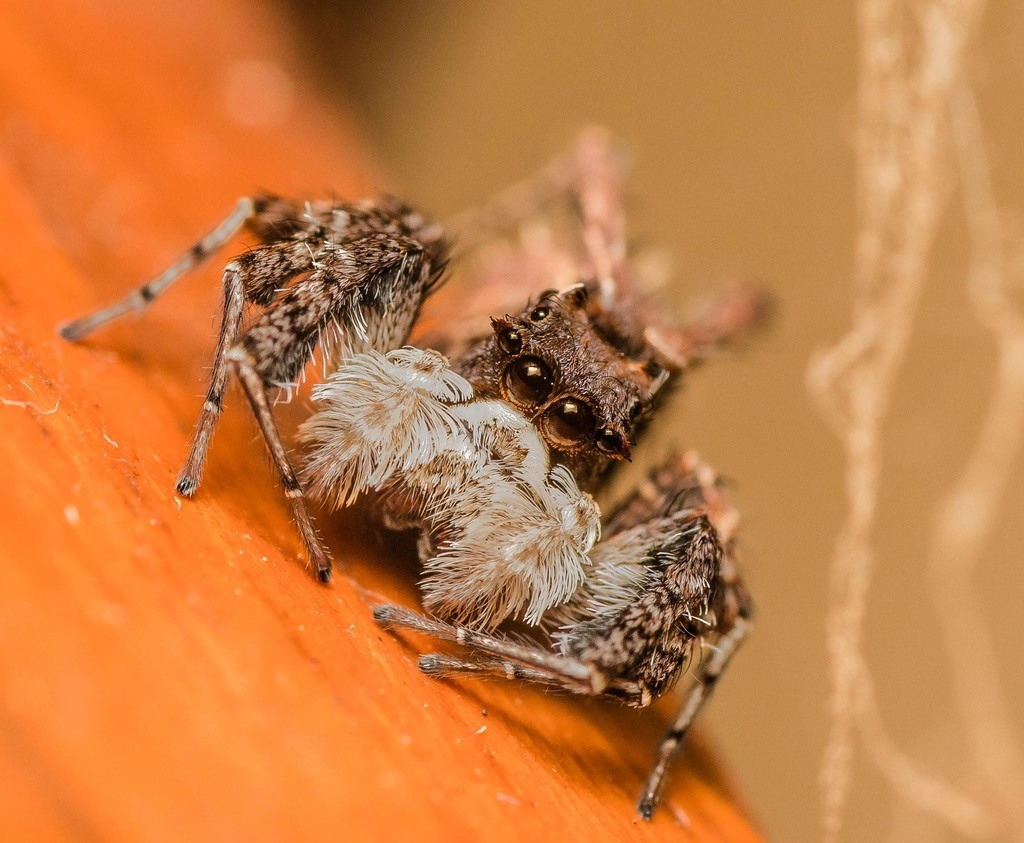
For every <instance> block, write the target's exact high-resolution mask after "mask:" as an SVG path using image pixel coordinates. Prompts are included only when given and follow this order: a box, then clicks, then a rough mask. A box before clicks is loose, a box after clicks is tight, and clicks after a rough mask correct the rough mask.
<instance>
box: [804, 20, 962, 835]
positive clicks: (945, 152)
mask: <svg viewBox="0 0 1024 843" xmlns="http://www.w3.org/2000/svg"><path fill="white" fill-rule="evenodd" d="M981 8H982V4H981V3H980V2H963V3H959V4H952V3H921V4H916V5H913V6H909V5H903V4H899V3H895V2H886V0H863V2H861V4H860V5H859V25H860V36H861V37H860V58H859V62H860V66H859V89H858V115H859V116H858V134H857V163H858V173H857V174H858V202H859V206H858V217H859V223H858V225H859V235H858V241H857V248H856V261H855V277H854V319H853V326H852V327H851V329H850V331H849V332H848V333H847V335H846V336H845V337H844V338H843V339H842V340H841V341H840V342H839V343H838V344H837V345H836V347H835V348H834V349H833V350H832V351H830V352H828V353H825V354H819V355H818V356H817V357H816V359H815V360H814V361H812V365H811V368H810V370H809V373H808V380H809V387H810V389H811V391H812V393H813V394H814V395H815V396H816V397H817V398H818V399H819V401H820V402H821V404H822V407H823V410H824V412H825V414H826V417H827V418H828V419H829V421H830V422H831V423H832V425H833V426H834V428H835V429H836V432H837V435H839V437H840V438H841V440H842V442H843V446H844V450H845V453H846V465H847V468H846V496H847V503H848V513H847V517H846V521H845V523H844V525H843V528H842V530H841V532H840V535H839V537H838V540H837V543H836V548H835V552H834V556H833V561H832V571H831V583H830V606H829V610H828V615H827V619H826V627H827V629H826V635H827V647H828V654H829V664H830V679H831V694H830V699H829V713H830V730H829V736H828V740H827V745H826V748H825V751H824V755H823V760H822V769H821V789H822V801H823V806H822V839H823V840H825V841H829V842H831V841H835V840H838V839H839V835H840V832H841V829H842V822H843V815H844V811H845V807H846V802H847V799H848V795H849V790H850V770H851V762H852V758H853V752H854V741H853V726H854V722H855V716H856V711H857V699H858V697H857V695H858V684H859V683H862V682H864V681H865V680H866V676H865V675H864V674H863V672H862V671H861V670H859V668H858V665H859V664H860V662H861V655H860V653H861V647H862V638H863V627H864V612H865V608H866V605H867V595H868V589H869V585H870V581H871V572H872V568H873V565H874V558H875V548H874V532H875V526H876V514H877V505H878V492H879V487H880V482H881V470H882V423H883V421H884V419H885V417H886V415H887V412H888V405H889V401H890V399H891V397H892V392H893V383H894V381H895V378H896V376H897V374H898V372H899V369H900V367H901V365H902V363H903V360H904V359H905V356H906V350H907V344H908V342H909V336H910V331H911V328H912V326H913V322H914V316H915V314H916V310H917V305H918V301H919V299H920V295H921V291H922V289H923V287H924V284H925V281H926V278H927V270H928V255H929V252H930V250H931V248H932V245H933V243H934V240H935V234H936V230H937V227H938V224H939V222H940V220H941V218H942V214H943V211H944V208H945V206H946V204H947V198H948V195H949V186H950V171H951V165H950V156H949V149H948V144H947V135H948V132H947V115H948V101H949V96H950V91H951V90H952V87H953V85H954V84H955V80H956V79H957V75H958V72H959V68H960V66H961V62H962V56H963V54H964V52H965V50H966V45H967V44H968V42H969V39H970V36H971V34H972V32H973V30H974V27H975V23H976V21H977V20H978V18H979V16H980V11H981ZM912 27H916V28H917V30H918V32H919V37H918V38H917V39H914V38H912V37H911V35H910V34H909V32H908V30H910V29H911V28H912Z"/></svg>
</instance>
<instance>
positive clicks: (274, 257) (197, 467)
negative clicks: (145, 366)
mask: <svg viewBox="0 0 1024 843" xmlns="http://www.w3.org/2000/svg"><path fill="white" fill-rule="evenodd" d="M312 245H313V246H314V247H315V246H316V245H317V244H316V243H313V244H312ZM312 263H313V258H312V253H311V250H310V244H309V243H307V242H305V241H302V242H294V243H288V244H274V245H271V246H263V247H261V248H258V249H253V250H251V251H249V252H246V253H245V254H243V255H241V256H240V257H238V258H236V259H235V260H233V261H231V263H229V264H228V265H227V266H226V267H225V268H224V307H223V317H222V319H221V326H220V334H219V336H218V337H217V350H216V351H215V352H214V355H213V368H212V371H211V372H210V384H209V387H208V388H207V390H206V399H205V400H204V401H203V406H202V409H201V410H200V411H199V420H198V421H197V422H196V426H195V430H194V432H193V434H192V442H191V444H190V446H189V451H188V457H187V458H186V459H185V465H184V467H183V468H182V470H181V474H179V475H178V483H177V487H176V488H177V490H178V494H181V495H185V496H186V497H191V496H192V495H193V494H194V493H195V491H196V489H197V488H198V487H199V481H200V480H201V478H202V473H203V464H204V463H205V462H206V453H207V451H208V450H209V447H210V439H211V438H212V437H213V430H214V428H215V427H216V425H217V421H218V419H219V418H220V414H221V411H222V409H223V407H224V391H225V389H226V387H227V381H228V359H227V356H228V352H229V350H230V349H231V347H232V346H234V344H235V342H236V340H237V339H238V333H239V329H240V327H241V325H242V316H243V315H244V313H245V306H246V304H247V303H253V304H257V305H260V306H266V305H269V304H270V303H271V302H272V301H273V299H274V297H275V296H276V295H277V293H278V291H279V288H280V287H283V286H284V285H285V284H287V283H288V282H289V281H290V280H291V279H292V278H294V277H295V276H296V275H298V274H300V273H302V272H305V271H306V270H308V269H309V268H310V266H311V265H312Z"/></svg>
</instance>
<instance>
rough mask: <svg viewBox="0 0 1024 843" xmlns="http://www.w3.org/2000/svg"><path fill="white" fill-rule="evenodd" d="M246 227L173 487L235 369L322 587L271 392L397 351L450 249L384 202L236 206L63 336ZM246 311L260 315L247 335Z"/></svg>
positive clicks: (189, 475)
mask: <svg viewBox="0 0 1024 843" xmlns="http://www.w3.org/2000/svg"><path fill="white" fill-rule="evenodd" d="M243 226H244V227H245V228H247V229H248V231H249V233H250V234H252V235H254V236H255V237H256V238H257V239H258V240H260V241H261V243H262V245H260V246H258V247H257V248H254V249H252V250H250V251H248V252H246V253H244V254H242V255H240V256H239V257H238V258H236V259H235V260H233V261H231V262H230V263H229V264H228V265H227V266H226V267H225V269H224V275H223V289H224V304H223V315H222V320H221V327H220V332H219V336H218V340H217V349H216V352H215V354H214V361H213V367H212V372H211V375H210V382H209V387H208V389H207V394H206V400H205V401H204V403H203V407H202V410H201V412H200V415H199V420H198V422H197V423H196V427H195V431H194V433H193V436H192V441H191V445H190V447H189V452H188V457H187V459H186V461H185V465H184V467H183V469H182V471H181V474H180V475H179V477H178V482H177V490H178V492H179V493H180V494H182V495H186V496H191V495H192V494H193V493H194V492H195V490H196V489H197V487H198V486H199V482H200V479H201V476H202V469H203V463H204V462H205V458H206V453H207V450H208V448H209V444H210V439H211V437H212V435H213V430H214V428H215V426H216V422H217V420H218V418H219V417H220V413H221V409H222V406H223V401H224V392H225V389H226V386H227V379H228V372H229V370H233V371H234V372H235V373H236V375H237V376H238V379H239V381H240V382H241V384H242V387H243V389H244V391H245V393H246V396H247V398H248V400H249V403H250V405H251V407H252V410H253V413H254V414H255V416H256V419H257V421H258V422H259V425H260V429H261V431H262V433H263V437H264V439H265V440H266V442H267V447H268V448H269V450H270V454H271V457H272V459H273V461H274V464H275V466H276V468H277V470H278V474H279V476H280V478H281V482H282V484H283V486H284V490H285V494H286V495H287V496H288V500H289V504H290V506H291V510H292V515H293V517H294V519H295V521H296V524H297V525H298V528H299V532H300V533H301V535H302V539H303V541H304V543H305V545H306V548H307V551H308V553H309V558H310V562H311V564H312V566H313V569H314V572H315V574H316V576H317V578H318V579H319V580H321V581H322V582H327V581H328V580H329V579H330V575H331V562H330V557H329V556H328V554H327V551H326V548H325V547H324V545H323V542H322V541H321V539H320V537H319V535H318V534H317V531H316V528H315V526H314V523H313V520H312V517H311V516H310V514H309V511H308V508H307V506H306V502H305V499H304V497H303V493H302V489H301V487H300V485H299V482H298V479H297V478H296V475H295V472H294V470H293V469H292V466H291V464H290V462H289V460H288V455H287V451H286V449H285V447H284V444H283V443H282V441H281V437H280V434H279V432H278V429H277V425H276V423H275V421H274V417H273V414H272V412H271V409H270V404H271V402H270V397H269V392H270V390H273V389H279V388H283V389H286V390H290V389H291V388H292V387H294V385H295V382H296V381H297V380H298V379H299V378H300V377H301V375H302V372H303V369H304V368H305V366H306V364H307V363H308V362H309V361H310V359H311V358H312V356H313V354H314V353H315V352H316V350H317V349H318V348H321V349H322V350H323V353H324V354H325V355H327V354H334V355H335V356H336V357H337V358H344V357H346V356H349V355H352V354H354V353H357V352H360V351H365V350H370V349H374V350H381V351H384V350H388V349H391V348H395V347H396V346H399V345H401V344H402V343H403V342H404V341H405V339H406V338H407V337H408V334H409V331H410V329H411V327H412V324H413V322H414V321H415V319H416V316H417V315H418V313H419V310H420V306H421V304H422V302H423V299H424V298H425V297H426V296H427V295H429V293H430V292H431V291H432V290H433V289H434V288H435V286H436V283H437V281H438V279H439V277H440V274H441V272H442V270H443V268H444V263H445V253H446V250H447V246H446V242H445V240H444V238H443V235H442V233H441V231H440V229H439V228H438V227H436V226H433V225H431V224H429V223H427V222H426V221H424V220H423V218H422V217H421V216H420V215H419V214H417V213H416V212H414V211H413V210H411V209H410V208H408V207H406V206H404V205H402V204H400V203H397V202H393V201H390V200H388V201H384V202H381V203H371V202H365V203H360V204H338V203H330V202H313V203H296V202H292V201H289V200H286V199H282V198H279V197H275V196H259V197H256V198H254V199H243V200H241V201H240V202H239V203H238V206H237V207H236V208H235V210H234V211H233V212H232V213H231V214H230V215H229V216H228V217H227V218H226V219H225V220H224V221H223V222H222V223H221V224H220V225H218V226H217V227H216V228H215V229H214V230H213V231H212V232H211V233H210V234H208V235H207V236H206V237H204V238H203V239H202V240H201V241H199V242H198V243H197V244H196V245H195V246H193V247H192V248H191V249H190V250H189V251H188V252H186V253H185V254H184V255H183V256H182V257H181V258H180V259H179V260H178V261H177V262H175V263H174V264H173V265H172V266H171V267H170V268H168V269H167V270H166V271H164V272H163V273H161V274H160V275H159V276H158V277H157V278H156V279H154V280H153V281H151V282H149V283H147V284H145V285H143V286H142V287H140V288H139V289H137V290H136V291H134V292H133V293H131V294H130V295H128V296H127V297H126V298H125V299H123V300H122V301H121V302H118V303H117V304H115V305H112V306H110V307H107V308H104V309H102V310H100V311H98V312H97V313H95V314H92V315H90V316H86V317H84V318H82V319H78V320H76V321H74V322H72V323H70V324H68V325H66V326H65V327H64V328H62V329H61V334H62V335H63V336H64V337H65V338H66V339H69V340H73V341H77V340H80V339H83V338H84V337H85V336H87V335H88V334H89V333H91V332H92V331H94V330H95V329H96V328H99V327H101V326H102V325H104V324H106V323H107V322H109V321H111V320H113V319H116V318H117V317H119V316H121V315H123V314H125V313H128V312H130V311H132V310H136V309H140V308H144V307H146V306H147V305H148V304H150V303H151V302H152V301H153V300H155V299H156V298H157V297H158V296H159V295H160V294H162V293H163V292H164V291H165V290H166V289H167V288H168V287H169V286H170V285H171V284H172V283H173V282H174V281H176V280H177V279H178V278H179V277H180V276H181V275H183V274H184V273H185V272H187V271H188V270H190V269H192V268H193V267H195V266H197V265H198V264H199V263H201V262H202V261H203V260H205V259H206V258H207V257H209V256H210V255H211V254H212V253H213V252H214V251H216V250H217V249H218V248H220V247H221V246H223V245H224V244H225V243H227V242H228V240H230V239H231V237H232V236H233V235H234V234H235V233H236V232H237V231H238V230H239V229H240V228H242V227H243ZM247 309H253V310H255V311H256V315H255V317H254V319H253V322H252V324H251V325H250V326H248V327H247V328H246V327H245V326H244V321H245V314H246V311H247Z"/></svg>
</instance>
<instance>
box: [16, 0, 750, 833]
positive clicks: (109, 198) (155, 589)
mask: <svg viewBox="0 0 1024 843" xmlns="http://www.w3.org/2000/svg"><path fill="white" fill-rule="evenodd" d="M0 18H2V19H0V114H2V115H3V121H4V122H3V132H4V134H3V138H2V144H3V146H2V155H0V243H2V246H3V248H2V249H0V399H2V402H0V430H2V434H3V435H2V436H0V453H2V462H0V464H2V465H3V468H4V473H5V475H6V477H5V482H4V483H3V486H2V491H0V518H2V531H0V836H2V837H3V839H5V840H29V839H31V840H65V839H66V840H85V839H89V840H92V839H98V840H127V839H145V840H175V841H179V840H233V839H237V840H291V839H302V840H316V839H326V838H331V839H364V838H365V839H369V838H373V839H398V838H402V839H442V838H443V839H451V840H463V839H466V840H468V839H481V838H484V839H493V840H500V839H522V838H525V837H527V836H531V837H533V838H536V839H556V838H565V837H566V835H572V839H581V838H584V839H585V838H589V839H594V840H608V839H625V838H629V839H640V840H644V839H662V838H666V837H669V836H678V834H679V831H680V828H679V824H680V822H681V820H680V817H681V815H682V812H685V814H686V815H687V816H688V818H689V820H688V822H689V824H690V826H691V828H692V831H693V837H694V838H695V839H720V840H749V839H756V838H757V835H756V834H755V832H753V831H752V830H751V827H750V826H749V824H748V821H747V820H746V819H745V818H744V816H743V814H742V812H741V811H740V810H739V809H737V808H736V807H735V805H734V803H735V797H734V796H733V795H731V794H730V792H729V790H728V788H727V786H726V784H725V783H724V781H723V779H722V777H721V776H720V774H718V773H717V772H716V769H715V765H714V764H713V762H712V761H711V759H710V757H709V755H708V753H707V751H706V750H705V749H703V748H702V747H701V746H700V743H699V738H700V736H699V734H698V735H697V738H698V742H697V743H696V744H694V745H693V746H691V748H690V751H689V753H688V755H687V759H686V762H685V763H684V764H681V765H679V767H678V769H677V770H676V774H675V776H674V777H673V779H672V782H671V784H670V790H669V798H668V804H667V805H666V806H664V807H663V809H662V810H661V811H660V813H659V815H658V816H657V817H656V819H655V821H654V822H653V823H651V824H649V825H647V824H642V823H640V822H639V821H638V820H637V819H636V817H635V815H634V813H633V803H634V800H635V798H636V796H637V794H638V792H639V789H640V786H641V783H642V779H643V776H644V775H645V773H646V770H647V765H648V763H649V760H650V758H651V755H652V752H653V749H654V746H655V744H656V742H657V740H658V738H659V736H660V733H661V730H662V728H663V725H664V722H665V719H666V716H667V712H666V710H661V711H659V712H649V713H646V714H636V713H633V712H630V711H626V710H623V709H620V708H618V707H615V706H611V705H605V704H600V703H589V704H588V703H585V702H581V701H578V700H573V699H569V698H566V697H561V696H556V695H551V694H544V693H540V692H538V691H536V690H534V689H529V688H523V687H519V686H515V685H512V684H508V685H506V684H504V683H499V684H485V683H479V684H477V683H464V684H461V685H458V684H446V683H439V682H436V681H432V680H429V679H427V678H425V677H423V676H421V675H420V674H419V673H418V672H417V670H416V667H415V654H416V647H417V646H421V645H422V644H423V643H424V642H422V641H416V640H414V641H411V642H409V643H403V642H402V641H401V640H399V639H395V638H392V637H390V636H389V635H387V634H384V633H382V632H380V631H378V630H377V629H376V627H375V626H374V624H373V622H372V620H371V617H370V606H371V605H372V604H373V603H375V602H380V601H381V600H394V601H401V602H406V603H408V604H410V605H415V600H416V594H415V577H414V568H412V567H411V566H410V565H408V564H401V565H398V564H396V563H395V561H394V560H395V559H396V558H398V557H399V556H401V555H402V554H404V553H406V550H405V549H403V550H402V551H401V552H399V551H398V550H397V549H395V550H389V549H388V547H387V546H386V544H384V543H383V541H382V540H379V539H378V538H377V537H376V536H375V535H374V534H373V533H372V532H370V531H368V530H365V529H364V528H363V527H362V525H361V523H360V517H359V514H358V513H354V514H348V515H346V516H344V517H340V518H336V519H334V520H331V521H329V520H328V519H326V518H325V517H321V523H322V524H323V525H324V528H325V533H326V535H327V538H328V541H329V543H330V544H331V546H332V549H333V551H334V553H335V555H336V557H337V558H339V559H344V560H345V561H346V568H345V570H344V571H343V572H342V573H341V574H340V575H339V576H337V577H336V578H335V582H334V584H333V585H331V586H330V587H321V586H318V585H317V584H315V583H314V582H313V581H312V580H311V578H310V577H309V576H308V575H306V573H305V572H304V571H303V569H302V565H301V563H300V562H298V561H296V560H297V557H298V556H299V551H300V546H299V540H298V538H297V536H296V534H295V532H294V530H293V528H292V525H291V524H290V522H289V519H288V515H287V507H286V505H285V503H284V501H283V499H282V497H281V495H280V494H279V492H278V490H277V489H276V488H275V486H274V483H273V481H272V476H271V470H270V468H269V467H268V465H267V464H266V459H265V457H264V456H263V453H262V445H261V444H260V443H259V442H258V441H257V440H256V437H255V433H254V426H253V425H252V424H251V422H250V420H249V419H248V418H247V414H246V412H245V411H244V408H243V407H242V402H240V401H239V400H238V396H237V395H235V396H233V399H234V400H232V401H231V402H230V404H229V407H228V411H227V413H226V416H225V418H224V420H223V422H222V424H221V426H220V428H219V430H218V432H217V436H216V437H215V439H214V443H213V449H212V454H211V461H210V464H209V466H208V471H207V475H206V480H205V483H204V485H203V486H202V488H201V489H200V493H199V495H198V496H197V498H196V499H195V500H194V501H180V500H178V499H176V498H175V496H174V494H173V486H174V479H175V475H176V472H177V470H178V467H179V464H180V461H181V459H182V458H183V456H184V453H185V448H186V443H187V436H188V433H189V430H190V426H191V423H192V421H193V419H194V416H195V414H196V412H197V410H198V402H199V398H198V397H197V396H199V395H200V394H201V392H202V389H203V387H202V385H201V382H202V377H203V372H204V368H203V367H204V364H205V362H206V361H207V357H208V355H209V353H210V349H211V348H212V341H213V320H212V314H213V312H214V310H215V307H216V303H217V300H218V290H217V281H216V278H217V273H216V270H215V269H211V270H210V271H209V272H205V273H204V272H201V273H197V275H196V277H194V278H191V279H189V280H188V281H185V282H184V283H182V284H181V285H179V287H177V288H176V289H175V290H174V291H172V293H170V294H169V295H168V296H167V297H166V298H165V299H164V300H163V301H161V303H160V305H159V306H158V307H157V308H155V309H154V310H152V311H151V312H150V313H149V314H147V315H146V317H145V318H144V319H143V320H142V321H134V320H131V319H128V320H126V324H122V325H117V326H115V327H113V328H111V329H110V330H107V331H105V332H103V333H102V334H100V335H98V336H96V337H95V338H94V339H93V340H91V341H90V342H89V343H88V344H87V345H85V346H81V347H75V346H70V345H67V344H66V343H63V342H62V341H60V340H59V339H58V338H57V336H56V334H55V327H56V326H57V325H58V324H59V323H60V322H62V321H65V320H66V319H68V318H70V317H72V316H76V315H79V314H80V313H82V312H84V311H86V310H88V309H90V308H92V307H94V306H96V305H98V304H101V303H105V302H107V301H108V300H109V299H110V298H111V297H113V296H116V295H117V294H118V293H120V292H123V291H125V290H127V289H128V288H129V287H130V286H131V285H132V284H134V283H136V282H138V281H140V280H142V279H143V278H145V277H146V276H148V275H150V274H152V273H153V272H155V271H157V270H159V269H161V268H162V267H163V266H164V265H165V264H166V263H168V262H169V261H170V260H171V259H172V258H173V257H174V256H175V255H176V253H177V252H178V251H179V250H180V249H182V248H183V247H185V246H187V245H188V244H189V243H190V242H191V241H192V239H193V238H195V237H196V235H198V234H199V233H201V232H202V231H203V230H204V228H206V227H207V226H209V225H210V224H211V223H213V222H215V221H216V220H217V219H218V218H219V216H220V215H221V214H223V213H224V212H225V211H226V210H228V209H230V207H231V206H232V203H233V201H234V199H235V198H236V197H237V196H238V195H241V194H244V193H247V192H250V191H252V190H253V189H255V188H259V187H266V188H272V189H275V190H279V191H282V192H293V193H301V192H303V191H305V192H310V191H314V192H322V191H324V190H325V189H328V188H329V189H330V190H332V191H336V192H337V193H338V194H340V195H359V194H362V193H365V192H367V191H369V190H370V189H371V188H372V182H371V181H370V180H369V179H368V178H367V175H366V174H367V173H368V171H369V168H368V167H367V165H366V163H365V159H364V158H361V157H360V154H359V150H358V145H357V144H356V143H354V141H353V140H352V138H351V136H350V135H349V134H347V133H346V132H345V129H344V126H343V124H342V123H341V122H340V121H339V120H338V119H337V117H336V116H334V115H332V114H331V113H329V112H328V111H326V109H325V108H324V107H323V105H322V104H321V103H319V102H318V101H317V100H316V98H315V95H314V94H311V93H310V91H309V89H308V86H303V85H302V84H301V82H302V80H301V79H300V78H296V77H295V76H294V75H293V76H292V77H291V82H290V86H291V87H290V88H289V82H288V79H287V78H284V82H283V83H282V78H283V77H281V75H280V74H281V69H282V68H284V69H287V68H290V67H291V66H292V64H293V54H294V52H295V47H294V45H289V43H288V42H287V29H286V28H282V21H281V20H280V19H279V18H278V17H277V15H276V13H275V12H274V11H272V10H268V9H266V8H263V7H260V6H253V7H246V6H243V5H241V4H238V3H232V2H222V3H219V4H217V5H216V8H215V9H213V8H210V7H208V6H207V5H205V4H199V3H196V4H193V5H189V4H174V6H173V10H172V7H171V4H167V5H166V6H164V5H162V4H160V3H146V4H135V3H127V2H125V3H119V2H110V3H103V4H100V3H97V4H88V3H84V2H83V3H75V2H67V0H65V2H59V3H58V2H56V0H36V2H34V3H31V4H27V3H26V4H24V5H22V4H18V3H12V4H5V8H4V11H3V12H2V13H0ZM254 61H255V62H260V63H254ZM275 68H276V69H275ZM254 74H255V75H254ZM260 74H263V75H262V76H260ZM267 74H269V76H268V75H267ZM275 74H276V75H275ZM253 78H261V79H264V80H266V79H269V80H270V82H272V83H274V84H276V85H278V87H279V89H280V90H279V93H280V94H281V97H283V99H281V100H280V101H278V102H272V103H270V104H269V105H268V104H267V103H266V102H264V103H262V104H261V103H259V102H251V103H248V105H247V100H246V97H247V96H248V95H249V93H251V91H250V92H249V93H247V86H246V84H245V82H246V80H250V81H251V80H252V79H253ZM239 80H241V83H240V81H239ZM250 87H251V86H250ZM253 121H256V122H255V124H253ZM300 409H301V408H299V407H291V408H288V411H290V413H291V414H292V415H294V414H295V413H296V412H298V411H299V410H300ZM286 415H287V413H286ZM286 426H287V425H286ZM410 643H411V645H412V646H410Z"/></svg>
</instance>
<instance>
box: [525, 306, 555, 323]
mask: <svg viewBox="0 0 1024 843" xmlns="http://www.w3.org/2000/svg"><path fill="white" fill-rule="evenodd" d="M550 314H551V308H550V307H548V306H547V305H546V304H539V305H537V306H536V307H535V308H534V309H533V310H531V311H530V321H531V322H543V321H544V320H545V319H547V318H548V316H549V315H550Z"/></svg>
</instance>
